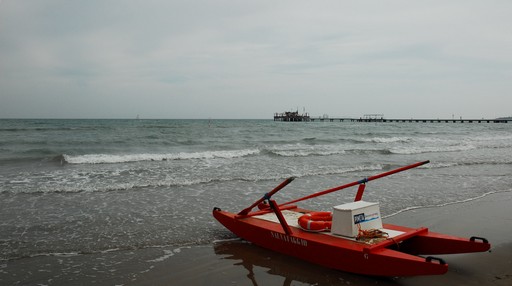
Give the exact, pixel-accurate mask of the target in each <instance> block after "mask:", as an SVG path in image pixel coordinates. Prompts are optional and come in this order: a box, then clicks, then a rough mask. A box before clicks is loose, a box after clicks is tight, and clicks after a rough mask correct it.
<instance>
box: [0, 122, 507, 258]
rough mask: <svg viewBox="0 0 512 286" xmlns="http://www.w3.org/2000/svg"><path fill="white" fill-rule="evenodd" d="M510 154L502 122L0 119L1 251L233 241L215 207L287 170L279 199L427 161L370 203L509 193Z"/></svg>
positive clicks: (372, 192)
mask: <svg viewBox="0 0 512 286" xmlns="http://www.w3.org/2000/svg"><path fill="white" fill-rule="evenodd" d="M510 154H512V125H510V124H495V123H491V124H483V123H482V124H477V123H475V124H469V123H468V124H460V123H459V124H454V123H347V122H344V123H340V122H332V123H331V122H309V123H304V122H299V123H285V122H273V121H270V120H0V217H1V218H2V220H1V222H0V259H1V260H11V259H19V258H26V257H38V256H41V255H48V254H52V255H53V254H68V255H69V254H71V255H73V254H84V253H85V254H86V253H102V252H105V251H107V252H110V251H115V250H130V249H140V248H152V247H161V246H172V247H184V246H190V245H203V244H209V243H211V242H212V241H214V240H219V239H226V238H231V237H233V235H232V234H231V233H229V232H228V231H226V230H225V229H223V228H222V227H221V226H220V225H219V224H217V223H216V222H215V221H214V220H213V218H212V217H211V210H212V208H213V207H220V208H222V209H226V210H231V211H239V210H241V209H243V208H244V207H246V206H247V205H249V204H250V203H252V202H253V201H255V200H256V199H258V198H259V197H261V196H262V195H263V194H264V193H265V192H268V191H269V190H271V189H272V188H274V187H275V186H276V185H278V184H279V183H280V182H281V181H283V180H284V179H285V178H287V177H290V176H294V177H296V180H295V181H294V182H292V183H291V184H290V185H289V186H287V187H286V188H285V189H283V190H282V191H281V192H279V193H278V194H277V195H276V196H274V199H276V200H277V201H278V202H284V201H288V200H291V199H295V198H298V197H301V196H304V195H307V194H310V193H311V192H314V191H321V190H324V189H328V188H331V187H335V186H338V185H342V184H346V183H350V182H353V181H356V180H359V179H362V178H364V177H368V176H371V175H375V174H378V173H382V172H385V171H388V170H391V169H394V168H398V167H400V166H404V165H408V164H411V163H415V162H418V161H424V160H430V161H431V163H430V164H428V165H425V166H422V167H419V168H417V169H413V170H410V171H406V172H403V173H400V174H396V175H393V176H390V177H386V178H382V179H379V180H376V181H372V182H370V183H368V186H367V188H366V192H365V197H364V198H365V200H368V201H379V202H380V204H381V212H382V214H383V215H384V216H389V215H392V214H394V213H397V212H400V211H402V210H405V209H410V208H414V207H421V206H431V205H442V204H447V203H455V202H460V201H465V200H470V199H473V198H477V197H480V196H482V195H485V194H488V193H494V192H503V191H509V190H511V186H512V179H511V177H510V176H509V175H510V174H511V173H512V156H511V155H510ZM355 191H356V189H355V188H352V189H347V190H344V191H340V192H337V193H333V194H330V195H326V196H323V197H319V198H317V199H314V200H310V201H307V202H304V203H303V204H301V206H304V207H308V208H313V209H319V210H320V209H323V210H329V209H330V208H331V207H332V206H333V205H337V204H341V203H345V202H349V201H351V200H353V197H354V195H355Z"/></svg>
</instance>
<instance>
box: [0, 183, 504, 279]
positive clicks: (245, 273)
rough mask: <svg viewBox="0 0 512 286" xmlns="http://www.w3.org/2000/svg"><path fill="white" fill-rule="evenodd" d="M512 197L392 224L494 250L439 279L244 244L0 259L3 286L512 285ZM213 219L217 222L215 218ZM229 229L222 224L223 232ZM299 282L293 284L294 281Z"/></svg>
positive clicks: (426, 211)
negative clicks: (330, 264)
mask: <svg viewBox="0 0 512 286" xmlns="http://www.w3.org/2000/svg"><path fill="white" fill-rule="evenodd" d="M511 204H512V192H501V193H494V194H489V195H487V196H485V197H482V198H479V199H476V200H472V201H467V202H463V203H458V204H451V205H446V206H441V207H429V208H420V209H414V210H410V211H406V212H402V213H399V214H397V215H394V216H392V217H388V218H386V219H385V222H386V223H392V224H400V225H405V226H413V227H419V226H424V227H428V228H429V229H430V230H431V231H434V232H441V233H446V234H452V235H457V236H462V237H470V236H479V237H485V238H487V239H488V240H489V241H490V243H491V244H492V248H491V251H490V252H484V253H473V254H459V255H444V256H439V257H442V258H443V259H444V260H446V262H447V263H448V264H449V270H448V273H446V274H445V275H440V276H421V277H406V278H402V277H398V278H396V277H394V278H393V277H391V278H375V277H368V276H361V275H355V274H350V273H344V272H340V271H336V270H332V269H327V268H324V267H321V266H317V265H313V264H311V263H308V262H305V261H301V260H299V259H295V258H292V257H287V256H284V255H281V254H278V253H275V252H271V251H268V250H266V249H262V248H260V247H258V246H255V245H253V244H250V243H247V242H245V241H242V240H239V239H231V240H225V241H218V242H214V243H213V244H207V245H199V246H197V245H192V246H181V247H176V246H168V247H159V248H145V249H134V250H122V251H111V252H105V253H92V254H79V255H48V256H38V257H32V258H23V259H17V260H11V261H0V284H2V285H37V284H42V285H70V284H83V285H88V284H96V285H291V284H293V285H376V284H377V285H510V284H512V232H511V231H510V229H511V227H512V219H511V218H512V208H511V207H510V206H511ZM212 219H213V218H212ZM221 227H222V226H220V225H219V228H221ZM292 282H293V283H292Z"/></svg>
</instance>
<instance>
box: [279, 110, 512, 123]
mask: <svg viewBox="0 0 512 286" xmlns="http://www.w3.org/2000/svg"><path fill="white" fill-rule="evenodd" d="M274 121H285V122H314V121H320V122H345V121H346V122H382V123H387V122H401V123H508V122H510V121H512V117H504V118H495V119H484V118H482V119H462V118H460V119H454V118H452V119H439V118H437V119H425V118H423V119H415V118H410V119H400V118H397V119H393V118H384V115H383V114H365V115H364V116H363V117H360V118H350V117H327V116H318V117H311V116H309V114H308V113H304V114H299V113H298V112H284V113H275V114H274Z"/></svg>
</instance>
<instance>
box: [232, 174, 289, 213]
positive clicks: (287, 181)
mask: <svg viewBox="0 0 512 286" xmlns="http://www.w3.org/2000/svg"><path fill="white" fill-rule="evenodd" d="M293 180H295V178H294V177H290V178H288V179H286V180H284V181H283V182H282V183H281V184H279V186H277V187H275V188H274V189H273V190H272V191H270V192H269V193H266V194H265V195H264V196H263V197H262V198H261V199H259V200H257V201H256V202H254V204H252V205H251V206H249V207H248V208H245V209H243V210H242V211H241V212H239V213H238V215H247V214H248V213H249V212H250V211H251V210H252V208H254V207H255V206H257V205H258V204H259V203H261V202H263V201H264V200H268V199H270V197H272V195H274V194H275V193H277V192H278V191H279V190H281V189H282V188H284V187H286V185H288V184H289V183H291V182H292V181H293Z"/></svg>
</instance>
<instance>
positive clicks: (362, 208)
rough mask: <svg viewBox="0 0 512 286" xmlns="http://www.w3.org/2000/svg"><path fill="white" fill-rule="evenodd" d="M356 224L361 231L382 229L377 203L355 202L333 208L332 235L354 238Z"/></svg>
mask: <svg viewBox="0 0 512 286" xmlns="http://www.w3.org/2000/svg"><path fill="white" fill-rule="evenodd" d="M358 224H359V225H360V226H361V229H363V230H367V229H380V228H382V219H381V217H380V208H379V203H370V202H365V201H357V202H353V203H348V204H343V205H339V206H335V207H334V208H333V212H332V226H331V232H332V233H333V234H336V235H342V236H347V237H356V236H357V234H358V232H359V228H358V226H357V225H358Z"/></svg>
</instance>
